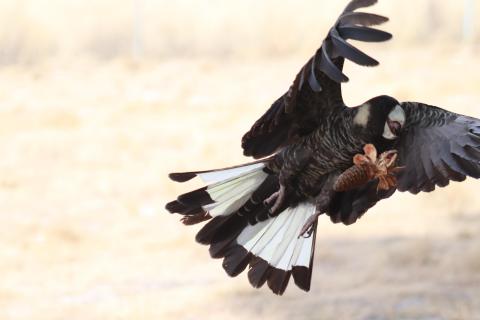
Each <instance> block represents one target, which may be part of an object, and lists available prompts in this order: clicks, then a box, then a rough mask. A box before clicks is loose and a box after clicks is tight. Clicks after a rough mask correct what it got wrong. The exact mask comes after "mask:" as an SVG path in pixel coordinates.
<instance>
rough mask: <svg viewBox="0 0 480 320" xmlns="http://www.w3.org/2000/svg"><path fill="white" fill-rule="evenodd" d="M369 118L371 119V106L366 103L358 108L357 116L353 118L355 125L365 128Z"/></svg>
mask: <svg viewBox="0 0 480 320" xmlns="http://www.w3.org/2000/svg"><path fill="white" fill-rule="evenodd" d="M369 117H370V105H369V104H368V103H366V104H364V105H362V106H360V107H358V111H357V114H356V115H355V117H354V118H353V123H355V124H356V125H358V126H361V127H364V128H365V127H367V124H368V118H369Z"/></svg>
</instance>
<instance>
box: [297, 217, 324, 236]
mask: <svg viewBox="0 0 480 320" xmlns="http://www.w3.org/2000/svg"><path fill="white" fill-rule="evenodd" d="M319 215H320V214H319V213H315V214H314V215H313V216H311V217H310V218H308V219H307V221H306V222H305V224H304V225H303V227H302V230H300V234H299V235H298V237H299V238H300V237H304V238H310V237H311V235H312V233H313V231H314V227H313V226H314V225H315V223H316V222H317V219H318V216H319Z"/></svg>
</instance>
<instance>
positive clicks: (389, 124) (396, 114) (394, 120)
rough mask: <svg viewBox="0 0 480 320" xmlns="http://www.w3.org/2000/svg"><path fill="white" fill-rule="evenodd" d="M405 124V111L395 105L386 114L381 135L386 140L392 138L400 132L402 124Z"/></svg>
mask: <svg viewBox="0 0 480 320" xmlns="http://www.w3.org/2000/svg"><path fill="white" fill-rule="evenodd" d="M404 124H405V111H403V108H402V107H401V106H399V105H398V106H396V107H395V108H393V110H392V111H391V112H390V113H389V114H388V117H387V121H386V122H385V127H384V129H383V137H384V138H385V139H388V140H393V139H396V138H397V137H398V135H399V134H400V132H401V130H402V128H403V125H404Z"/></svg>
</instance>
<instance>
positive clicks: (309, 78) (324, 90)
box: [242, 0, 392, 158]
mask: <svg viewBox="0 0 480 320" xmlns="http://www.w3.org/2000/svg"><path fill="white" fill-rule="evenodd" d="M376 2H377V0H353V1H351V2H350V4H349V5H348V6H347V7H346V8H345V10H344V11H343V13H342V14H341V15H340V17H339V18H338V19H337V21H336V22H335V24H334V26H333V27H332V28H331V29H330V31H329V33H328V36H327V37H326V38H325V40H324V41H323V43H322V46H321V47H320V48H319V49H318V50H317V51H316V52H315V55H314V56H313V57H311V58H310V60H308V62H307V63H306V64H305V65H304V66H303V68H302V69H301V70H300V72H299V73H298V74H297V76H296V78H295V80H294V81H293V84H292V85H291V87H290V89H289V90H288V92H286V93H285V94H284V95H283V96H281V97H280V98H279V99H278V100H277V101H275V102H274V103H273V105H272V106H271V107H270V109H269V110H268V111H267V112H266V113H265V114H264V115H263V116H262V117H261V118H260V119H258V120H257V121H256V122H255V124H254V125H253V127H252V128H251V129H250V131H249V132H247V133H246V134H245V135H244V136H243V138H242V148H243V150H244V154H245V155H246V156H253V157H254V158H263V157H265V156H268V155H271V154H272V153H274V152H275V151H277V150H278V149H280V148H282V147H283V146H285V145H288V144H290V143H292V142H293V141H295V140H296V139H298V138H299V137H301V136H304V135H307V134H309V133H310V132H312V131H313V130H315V128H317V127H318V126H319V125H321V123H322V121H323V120H324V119H325V118H326V116H327V115H328V113H330V112H331V110H332V109H333V108H335V107H343V106H344V103H343V99H342V93H341V85H340V84H341V83H342V82H347V81H348V78H347V76H346V75H345V74H343V72H342V70H343V63H344V60H345V58H347V59H348V60H351V61H353V62H355V63H357V64H359V65H362V66H376V65H378V61H377V60H375V59H373V58H372V57H370V56H368V55H366V54H365V53H363V52H362V51H360V50H359V49H357V48H355V47H354V46H352V45H351V44H349V43H348V42H347V40H348V39H353V40H359V41H364V42H382V41H386V40H389V39H390V38H391V37H392V35H391V34H390V33H387V32H384V31H381V30H377V29H374V28H370V26H372V25H378V24H382V23H384V22H387V21H388V18H386V17H383V16H379V15H376V14H371V13H364V12H356V10H357V9H359V8H363V7H369V6H372V5H374V4H375V3H376Z"/></svg>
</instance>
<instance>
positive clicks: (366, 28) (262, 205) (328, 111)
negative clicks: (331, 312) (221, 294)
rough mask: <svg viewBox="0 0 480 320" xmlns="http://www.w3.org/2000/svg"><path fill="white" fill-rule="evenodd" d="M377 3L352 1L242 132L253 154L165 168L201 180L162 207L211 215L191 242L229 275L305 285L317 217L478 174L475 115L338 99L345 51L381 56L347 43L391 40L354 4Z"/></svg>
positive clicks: (336, 218)
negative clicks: (240, 159)
mask: <svg viewBox="0 0 480 320" xmlns="http://www.w3.org/2000/svg"><path fill="white" fill-rule="evenodd" d="M375 3H376V0H353V1H351V2H350V3H349V4H348V6H347V7H346V9H345V10H344V11H343V12H342V14H341V15H340V17H339V18H338V20H337V21H336V23H335V24H334V26H333V27H332V28H331V29H330V31H329V33H328V35H327V37H326V38H325V40H324V41H323V43H322V46H321V47H320V48H319V49H318V50H317V51H316V53H315V55H314V56H313V57H311V58H310V60H308V62H307V63H306V64H305V66H304V67H303V68H302V69H301V70H300V72H299V73H298V75H297V76H296V78H295V80H294V82H293V84H292V85H291V87H290V88H289V90H288V91H287V92H286V93H285V94H284V95H282V96H281V97H280V98H279V99H277V100H276V101H275V102H274V103H273V105H272V106H271V107H270V108H269V109H268V110H267V112H266V113H265V114H264V115H263V116H262V117H260V119H258V120H257V121H256V122H255V124H254V125H253V126H252V128H251V129H250V131H248V132H247V133H246V134H245V135H244V137H243V139H242V147H243V150H244V154H245V155H246V156H251V157H253V158H255V159H260V160H257V161H255V162H251V163H248V164H244V165H240V166H235V167H230V168H226V169H219V170H209V171H200V172H186V173H172V174H170V178H171V179H172V180H174V181H177V182H185V181H188V180H190V179H192V178H194V177H196V176H199V177H200V178H202V179H203V180H204V181H205V182H207V183H208V186H206V187H204V188H201V189H199V190H195V191H192V192H189V193H186V194H183V195H180V196H179V197H178V198H177V200H175V201H172V202H170V203H168V204H167V206H166V209H167V210H168V211H169V212H171V213H177V214H180V215H182V216H183V218H182V221H183V223H184V224H187V225H191V224H196V223H200V222H204V221H207V220H208V222H207V223H206V224H205V225H204V226H203V228H202V229H201V230H200V231H199V232H198V234H197V236H196V240H197V241H198V242H200V243H202V244H206V245H209V246H210V254H211V256H212V257H213V258H223V267H224V269H225V270H226V272H227V273H228V274H229V275H230V276H236V275H238V274H240V273H241V272H242V271H244V270H245V269H246V268H247V267H248V279H249V281H250V283H251V284H252V285H253V286H254V287H257V288H258V287H261V286H262V285H264V284H265V283H267V285H268V287H269V288H270V289H271V290H272V291H273V292H274V293H276V294H282V293H283V292H284V291H285V289H286V287H287V284H288V282H289V279H290V278H291V277H293V280H294V282H295V283H296V285H297V286H298V287H300V288H301V289H303V290H306V291H308V290H309V289H310V282H311V276H312V262H313V255H314V250H315V234H316V222H317V218H318V217H319V215H321V214H326V215H328V216H330V218H331V220H332V221H333V222H335V223H339V222H341V223H344V224H347V225H349V224H352V223H354V222H355V221H357V219H358V218H360V217H361V216H362V215H363V214H364V213H365V212H366V211H367V210H368V209H369V208H371V207H372V206H374V205H375V204H376V203H377V202H378V201H380V200H382V199H386V198H388V197H390V196H391V195H392V194H393V193H395V191H396V190H398V191H402V192H403V191H410V192H412V193H415V194H416V193H419V192H421V191H424V192H430V191H433V190H434V189H435V187H436V186H439V187H444V186H446V185H448V184H449V181H450V180H453V181H463V180H465V179H466V177H467V176H469V177H474V178H480V120H478V119H475V118H472V117H468V116H464V115H460V114H456V113H452V112H449V111H446V110H443V109H440V108H437V107H434V106H429V105H426V104H423V103H415V102H403V103H401V102H398V101H397V100H396V99H394V98H392V97H389V96H379V97H376V98H373V99H371V100H369V101H367V102H365V103H363V104H361V105H360V106H358V107H353V108H350V107H347V106H346V105H345V103H344V102H343V99H342V93H341V83H342V82H347V81H348V78H347V77H346V76H345V75H344V74H343V73H342V69H343V64H344V61H345V59H348V60H350V61H353V62H354V63H357V64H359V65H362V66H375V65H377V64H378V62H377V61H376V60H375V59H373V58H371V57H370V56H368V55H366V54H365V53H363V52H362V51H360V50H358V49H357V48H355V47H354V46H352V45H351V44H349V43H348V42H347V41H346V40H348V39H353V40H358V41H365V42H382V41H386V40H389V39H390V38H391V34H389V33H387V32H384V31H381V30H378V29H374V28H372V27H371V26H373V25H378V24H382V23H384V22H386V21H388V19H387V18H385V17H383V16H379V15H375V14H371V13H365V12H359V11H357V10H358V9H360V8H363V7H369V6H372V5H373V4H375Z"/></svg>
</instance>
